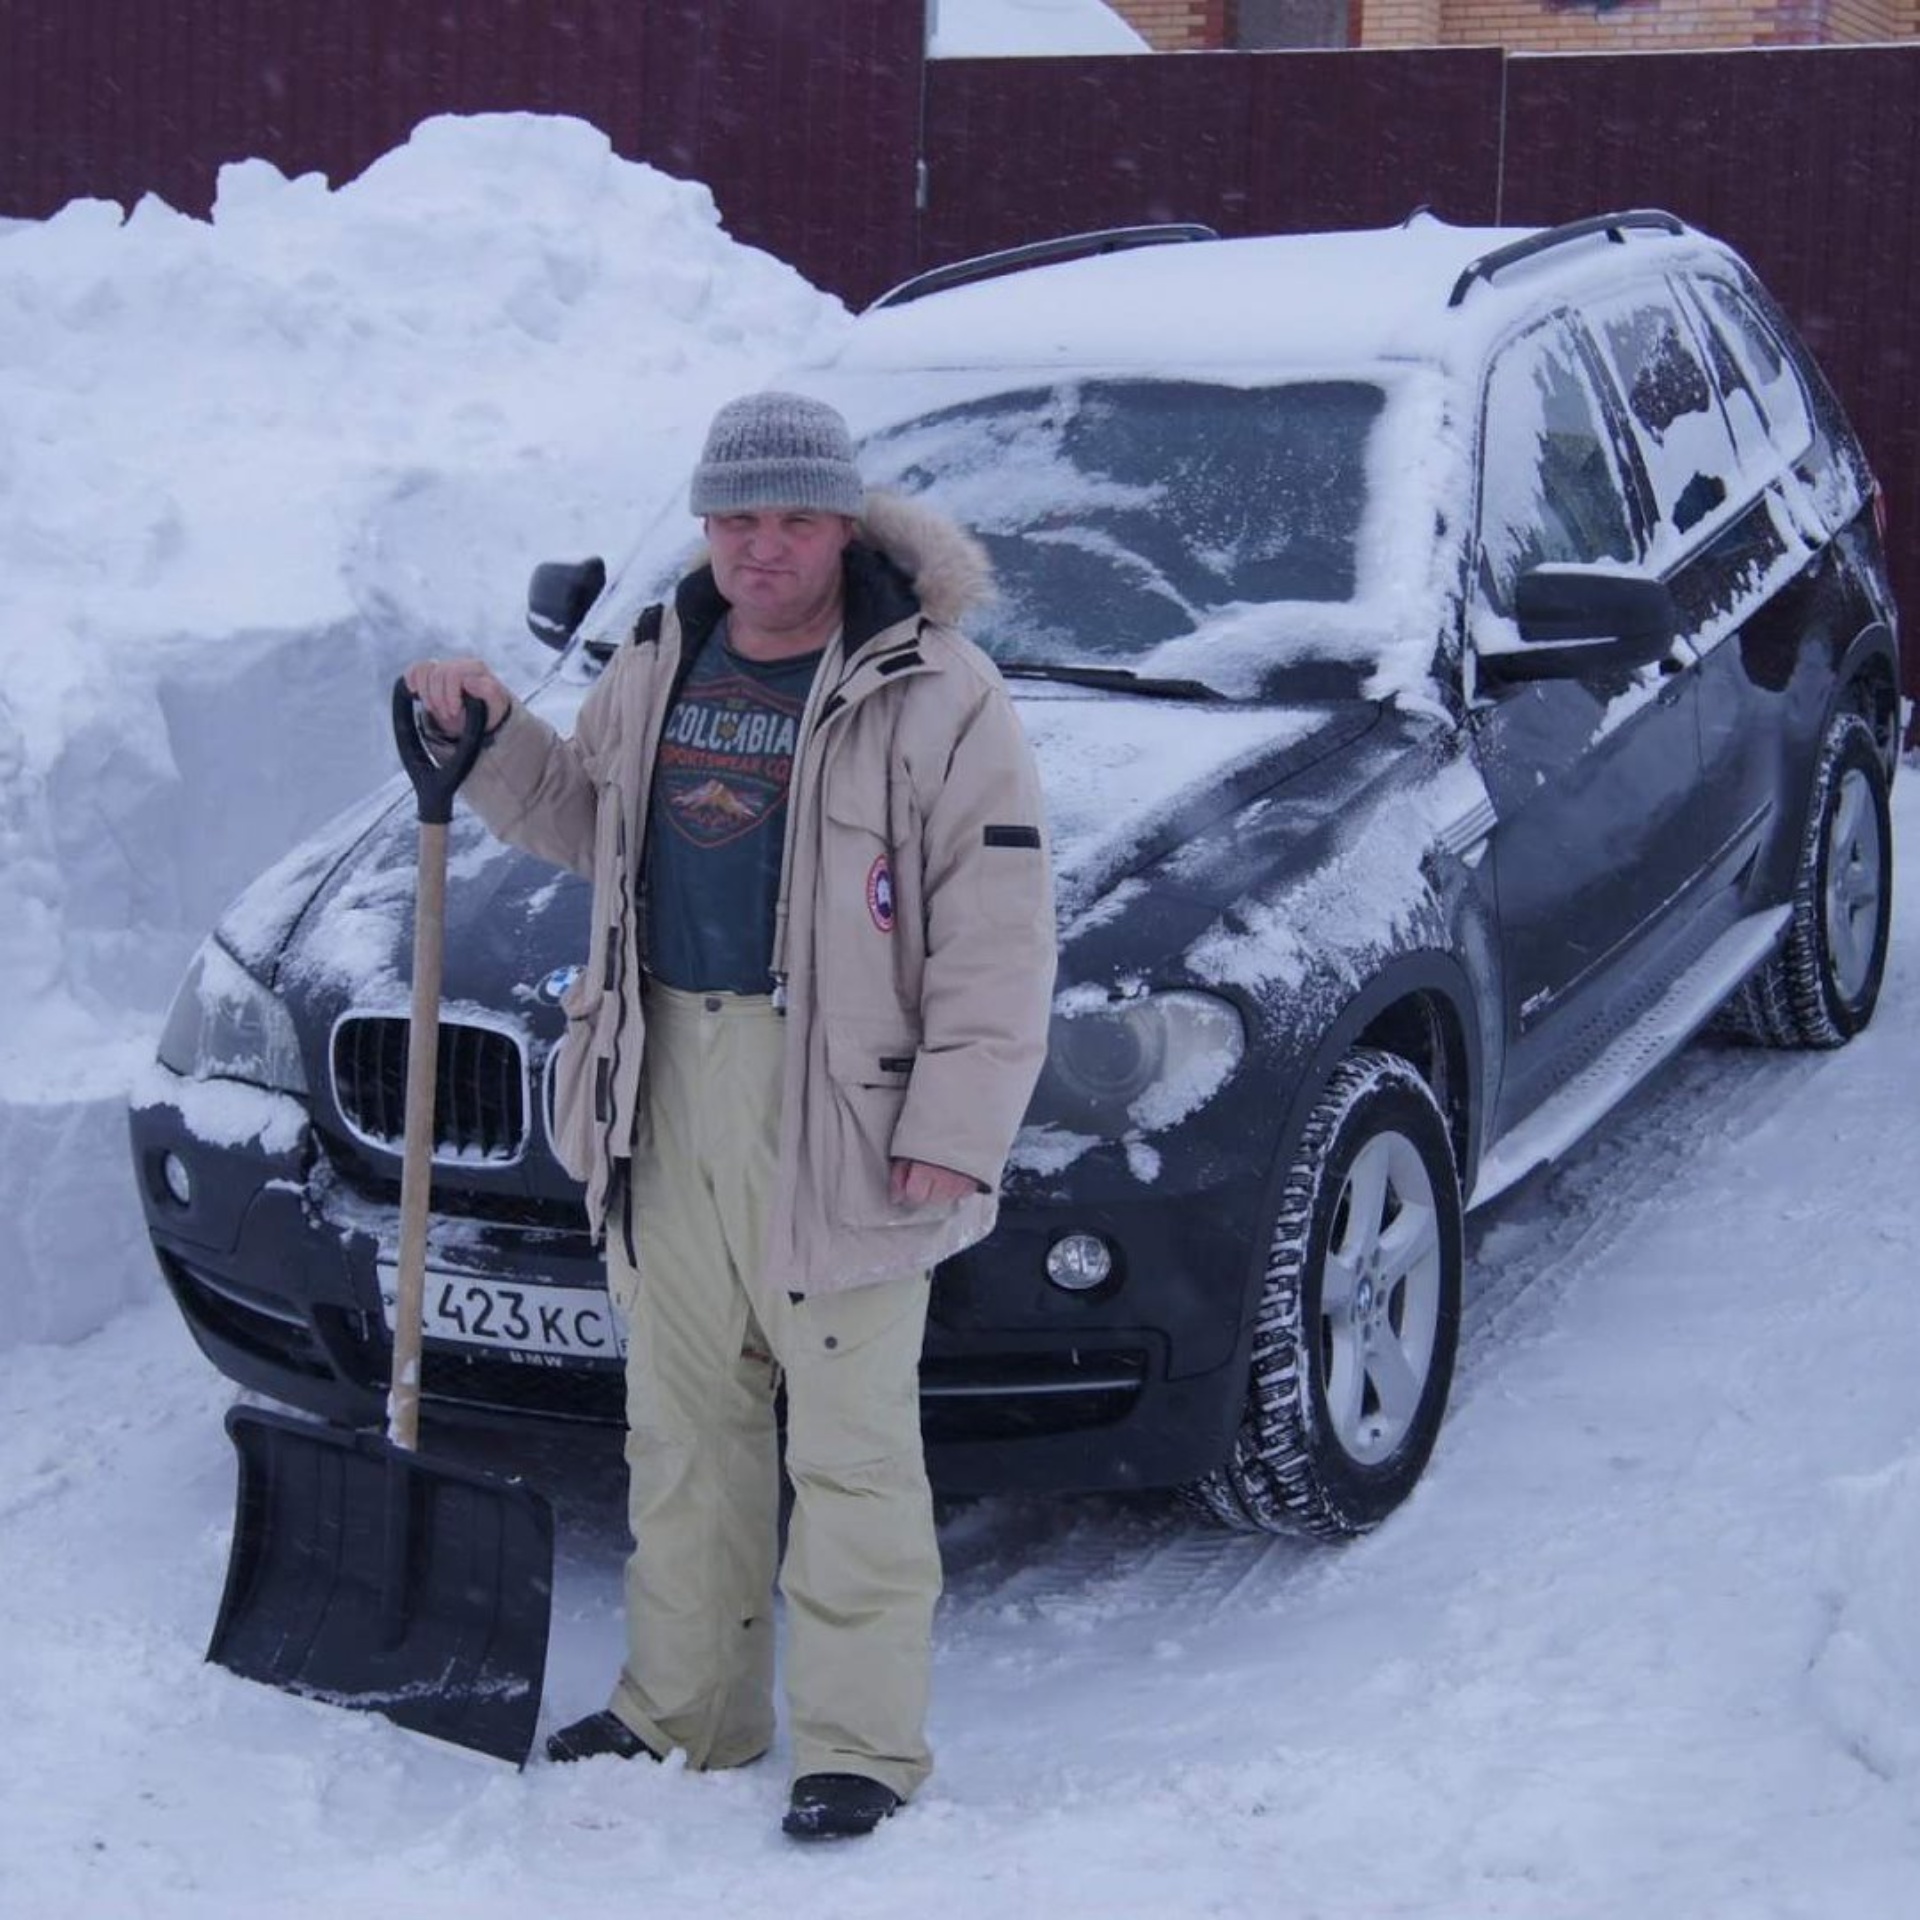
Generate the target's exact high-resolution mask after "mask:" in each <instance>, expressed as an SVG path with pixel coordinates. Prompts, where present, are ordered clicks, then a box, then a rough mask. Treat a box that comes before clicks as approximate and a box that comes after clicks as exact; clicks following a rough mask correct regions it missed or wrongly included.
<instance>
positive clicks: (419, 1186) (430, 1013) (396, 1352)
mask: <svg viewBox="0 0 1920 1920" xmlns="http://www.w3.org/2000/svg"><path fill="white" fill-rule="evenodd" d="M464 705H465V708H466V721H467V724H466V727H465V730H464V731H463V732H462V734H461V736H460V740H459V743H458V745H457V746H456V747H455V749H454V752H453V754H452V757H451V758H450V759H449V760H448V761H447V762H446V763H444V764H442V763H441V762H439V761H436V760H435V759H433V757H432V756H431V755H430V754H428V752H427V751H426V747H425V743H424V742H423V741H422V740H421V738H420V728H419V722H418V718H417V714H416V709H415V706H414V700H413V696H412V694H411V693H409V692H408V691H407V685H406V682H405V681H404V680H399V681H396V682H395V683H394V688H393V737H394V743H395V745H396V746H397V747H398V748H399V751H400V764H401V765H402V766H403V767H405V768H406V770H407V776H408V778H409V779H411V780H412V782H413V791H414V797H415V800H416V802H417V803H418V804H417V810H418V813H419V816H420V856H419V871H418V873H417V875H416V877H415V881H414V905H413V1011H412V1015H411V1018H410V1019H409V1021H408V1025H407V1123H406V1141H405V1146H404V1150H403V1157H402V1159H401V1163H400V1252H399V1261H400V1267H399V1272H398V1274H397V1275H396V1276H395V1296H396V1297H395V1299H394V1303H393V1373H392V1379H391V1384H390V1389H389V1392H388V1396H387V1437H388V1439H390V1440H391V1441H392V1442H393V1444H394V1445H395V1446H396V1447H404V1448H405V1449H406V1450H407V1451H408V1452H409V1453H415V1452H418V1451H419V1447H420V1347H421V1335H420V1323H421V1318H422V1313H423V1309H424V1307H425V1305H426V1292H427V1213H428V1208H429V1204H430V1202H431V1200H432V1197H433V1109H434V1089H435V1086H436V1084H437V1082H438V1079H439V1071H440V971H441V962H442V958H443V956H444V954H445V952H446V939H447V824H448V822H449V821H450V820H451V819H452V817H453V796H454V793H455V791H456V789H457V788H458V787H459V785H460V783H461V781H463V780H464V779H465V778H466V777H467V775H468V773H469V772H470V771H471V770H472V767H473V763H474V761H475V760H476V759H478V758H479V755H480V748H481V746H482V744H483V743H484V739H485V733H486V723H487V710H486V707H485V706H484V705H483V704H482V703H481V702H480V701H478V700H476V699H475V698H474V697H473V695H472V694H468V695H466V696H465V701H464Z"/></svg>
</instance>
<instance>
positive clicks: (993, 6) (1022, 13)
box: [927, 0, 1152, 60]
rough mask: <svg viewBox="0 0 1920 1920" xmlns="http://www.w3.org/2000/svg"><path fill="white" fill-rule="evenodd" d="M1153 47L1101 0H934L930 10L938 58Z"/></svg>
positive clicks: (931, 47) (930, 44)
mask: <svg viewBox="0 0 1920 1920" xmlns="http://www.w3.org/2000/svg"><path fill="white" fill-rule="evenodd" d="M1151 51H1152V49H1151V48H1150V47H1149V46H1148V45H1147V43H1146V41H1144V40H1143V39H1141V37H1140V36H1139V34H1137V33H1135V32H1134V30H1133V29H1132V28H1131V27H1130V26H1128V25H1127V23H1126V22H1125V21H1124V20H1123V19H1121V17H1120V16H1119V15H1118V14H1117V13H1115V12H1114V11H1113V9H1112V8H1111V7H1109V6H1106V5H1104V4H1103V0H932V5H931V8H930V9H929V33H928V40H927V52H928V54H929V56H930V57H931V58H933V59H935V60H959V59H965V58H968V57H970V56H972V57H985V58H991V57H994V56H1000V55H1007V54H1015V55H1021V54H1061V53H1148V52H1151Z"/></svg>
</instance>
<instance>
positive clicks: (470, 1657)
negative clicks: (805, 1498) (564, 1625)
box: [207, 681, 553, 1766]
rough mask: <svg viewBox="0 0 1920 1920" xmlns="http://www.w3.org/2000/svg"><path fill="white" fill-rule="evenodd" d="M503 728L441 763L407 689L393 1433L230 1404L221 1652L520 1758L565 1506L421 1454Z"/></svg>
mask: <svg viewBox="0 0 1920 1920" xmlns="http://www.w3.org/2000/svg"><path fill="white" fill-rule="evenodd" d="M485 726H486V709H485V707H484V706H483V705H482V704H481V703H480V702H479V701H478V700H475V699H474V698H473V697H472V696H471V695H469V696H468V698H467V716H466V728H465V731H464V732H463V734H462V736H461V739H460V742H459V744H458V746H457V748H456V749H455V751H454V753H453V756H452V758H451V759H450V760H449V761H448V763H447V764H446V765H445V766H439V765H436V764H435V762H434V761H433V759H432V758H431V757H430V756H429V755H428V753H427V751H426V748H425V746H424V745H423V743H422V741H421V738H420V733H419V728H418V723H417V722H416V719H415V716H414V705H413V696H412V695H411V694H410V693H408V691H407V688H406V684H405V682H404V681H402V682H399V683H396V685H395V687H394V690H393V731H394V739H395V740H396V742H397V743H398V745H399V748H400V759H401V762H402V764H403V765H404V766H405V767H406V770H407V772H408V774H409V775H410V776H411V777H412V780H413V786H414V792H415V794H416V795H417V797H418V800H419V816H420V852H419V877H418V884H417V897H416V901H415V909H414V935H413V1009H412V1024H411V1027H410V1029H409V1034H408V1046H407V1098H406V1141H405V1156H404V1159H403V1162H402V1170H401V1182H400V1251H399V1299H398V1301H397V1303H396V1305H395V1308H394V1328H393V1372H392V1391H391V1394H390V1397H389V1400H388V1411H387V1419H388V1431H387V1435H386V1437H385V1438H382V1437H380V1436H379V1435H377V1434H372V1433H355V1432H351V1431H348V1430H346V1429H344V1428H339V1427H329V1426H324V1425H321V1424H319V1423H317V1422H314V1421H311V1420H303V1419H299V1418H297V1417H293V1416H289V1415H284V1414H276V1413H266V1412H261V1411H258V1410H256V1409H254V1408H251V1407H235V1408H233V1409H232V1410H231V1411H229V1413H228V1415H227V1432H228V1433H229V1434H230V1435H231V1436H232V1439H233V1444H234V1447H235V1449H236V1451H237V1452H238V1454H239V1458H240V1485H239V1498H238V1509H237V1513H236V1516H235V1521H234V1532H233V1551H232V1555H231V1558H230V1559H229V1561H228V1565H227V1584H226V1591H225V1592H224V1593H223V1594H222V1596H221V1600H220V1617H219V1619H218V1620H217V1621H216V1622H215V1623H214V1629H213V1639H212V1642H211V1643H210V1644H209V1646H208V1648H207V1658H208V1659H209V1660H212V1661H215V1662H217V1663H218V1664H219V1665H221V1666H223V1667H227V1668H230V1669H231V1670H232V1671H233V1672H235V1673H237V1674H240V1675H242V1676H243V1677H244V1678H246V1679H249V1680H261V1681H264V1682H266V1683H267V1685H269V1686H275V1687H282V1688H284V1689H286V1690H287V1691H288V1692H290V1693H299V1694H305V1695H307V1696H309V1697H311V1698H314V1699H318V1700H325V1701H329V1702H331V1703H332V1704H334V1705H336V1706H342V1707H357V1708H361V1709H363V1710H366V1711H370V1712H373V1713H383V1714H385V1715H386V1716H387V1718H388V1719H390V1720H393V1721H395V1722H397V1723H398V1724H399V1725H400V1726H403V1727H409V1728H412V1729H413V1730H414V1731H416V1732H419V1733H427V1734H432V1735H434V1736H435V1737H436V1738H438V1739H441V1740H449V1741H452V1742H454V1743H455V1744H456V1745H459V1746H463V1747H472V1748H475V1749H477V1750H478V1751H479V1752H481V1753H487V1754H493V1755H495V1756H497V1757H498V1758H500V1759H502V1760H511V1761H512V1762H513V1763H514V1764H515V1765H516V1766H520V1765H524V1764H525V1762H526V1758H527V1753H528V1750H529V1749H530V1748H531V1746H532V1745H533V1733H534V1725H535V1722H536V1721H537V1719H538V1717H539V1713H540V1690H541V1685H542V1682H543V1680H544V1678H545V1675H546V1665H547V1626H548V1621H549V1618H550V1615H551V1612H552V1603H553V1514H552V1510H551V1509H550V1508H549V1507H548V1505H547V1503H546V1501H545V1500H543V1499H542V1498H541V1497H540V1496H539V1495H538V1494H537V1493H535V1492H534V1491H533V1489H532V1488H530V1487H528V1486H526V1485H525V1484H524V1483H523V1482H521V1481H518V1480H502V1479H499V1478H496V1477H495V1476H493V1475H490V1474H484V1473H478V1472H474V1471H472V1470H470V1469H467V1468H463V1467H457V1466H452V1465H448V1464H446V1463H444V1462H439V1461H433V1460H428V1459H424V1458H422V1456H421V1455H420V1453H419V1451H418V1447H419V1433H420V1349H421V1330H420V1329H421V1308H422V1303H423V1299H424V1295H425V1285H426V1247H427V1204H428V1199H429V1193H430V1189H431V1185H432V1178H433V1174H432V1163H433V1106H434V1081H435V1073H436V1069H437V1066H438V1054H439V1039H440V966H441V953H442V949H443V946H444V942H445V931H446V884H447V826H448V823H449V822H450V821H451V820H452V818H453V796H454V791H455V789H456V788H458V786H459V785H460V783H461V781H462V780H464V779H465V778H466V776H467V774H468V772H469V771H470V770H471V768H472V766H473V763H474V761H475V759H476V758H477V757H478V756H479V752H480V747H481V743H482V736H483V734H484V730H485Z"/></svg>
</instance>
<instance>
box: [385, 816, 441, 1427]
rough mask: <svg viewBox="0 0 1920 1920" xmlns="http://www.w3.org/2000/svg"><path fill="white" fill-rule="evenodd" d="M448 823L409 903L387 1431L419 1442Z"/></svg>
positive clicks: (427, 834)
mask: <svg viewBox="0 0 1920 1920" xmlns="http://www.w3.org/2000/svg"><path fill="white" fill-rule="evenodd" d="M446 926H447V828H446V826H445V825H444V824H443V823H442V822H440V821H422V822H421V824H420V861H419V872H418V874H417V876H416V882H415V896H414V909H413V1011H412V1016H411V1018H410V1020H409V1023H408V1027H407V1129H406V1142H405V1148H404V1157H403V1159H402V1161H401V1165H400V1271H399V1276H398V1287H397V1298H396V1299H395V1301H394V1307H393V1380H392V1392H391V1394H390V1396H389V1399H388V1402H387V1436H388V1438H389V1439H391V1440H392V1442H393V1444H394V1445H395V1446H397V1447H405V1448H406V1449H407V1450H408V1451H409V1452H413V1451H415V1450H417V1449H418V1447H419V1444H420V1322H421V1318H422V1312H423V1309H424V1307H425V1304H426V1290H427V1211H428V1206H429V1203H430V1202H431V1200H432V1196H433V1105H434V1086H435V1083H436V1081H437V1079H438V1077H439V1068H440V967H441V957H442V954H443V953H444V951H445V947H446Z"/></svg>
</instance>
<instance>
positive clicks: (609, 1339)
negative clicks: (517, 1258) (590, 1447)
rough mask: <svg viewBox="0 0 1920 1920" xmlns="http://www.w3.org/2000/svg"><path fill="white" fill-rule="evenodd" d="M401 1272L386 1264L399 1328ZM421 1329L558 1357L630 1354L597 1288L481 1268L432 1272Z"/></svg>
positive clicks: (497, 1348)
mask: <svg viewBox="0 0 1920 1920" xmlns="http://www.w3.org/2000/svg"><path fill="white" fill-rule="evenodd" d="M399 1291H400V1270H399V1268H398V1267H396V1266H389V1265H388V1264H387V1263H386V1262H385V1261H382V1262H381V1263H380V1304H381V1306H382V1308H383V1309H384V1310H385V1312H386V1316H387V1326H388V1328H389V1329H391V1328H392V1326H393V1309H394V1302H395V1300H396V1299H397V1298H398V1296H399ZM420 1325H421V1331H422V1333H423V1334H424V1335H425V1337H426V1338H427V1339H429V1340H443V1341H449V1342H451V1343H452V1344H453V1345H455V1346H461V1347H478V1348H483V1349H486V1350H487V1351H490V1352H494V1353H506V1354H510V1355H526V1356H529V1357H538V1358H539V1359H541V1360H544V1361H546V1362H548V1363H549V1364H551V1363H552V1362H554V1361H558V1360H617V1359H619V1358H620V1357H621V1355H622V1354H624V1353H625V1352H626V1340H625V1337H624V1332H623V1329H622V1328H621V1326H620V1324H619V1321H618V1319H617V1317H616V1316H615V1314H614V1311H613V1306H612V1303H611V1302H610V1301H609V1300H608V1299H607V1296H606V1295H605V1294H604V1293H603V1292H602V1291H601V1290H600V1289H599V1288H598V1287H530V1286H524V1285H522V1284H521V1283H519V1282H518V1281H512V1280H495V1279H490V1278H483V1277H482V1276H481V1275H479V1274H474V1273H446V1272H438V1273H436V1272H435V1271H433V1270H432V1269H431V1268H429V1269H428V1271H427V1276H426V1295H425V1300H424V1303H423V1310H422V1314H421V1322H420Z"/></svg>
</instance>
